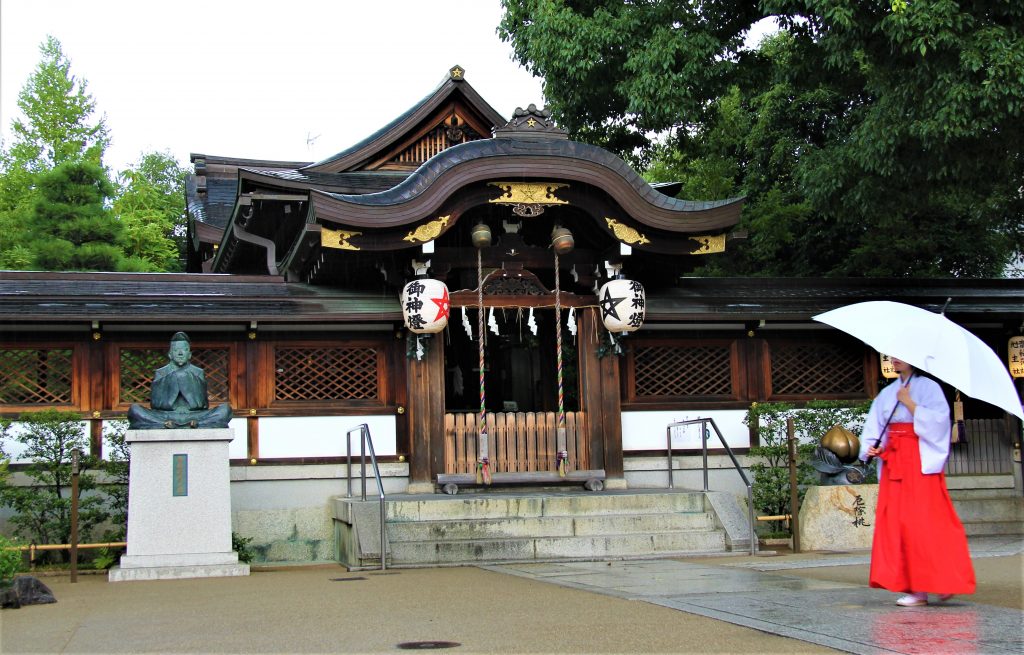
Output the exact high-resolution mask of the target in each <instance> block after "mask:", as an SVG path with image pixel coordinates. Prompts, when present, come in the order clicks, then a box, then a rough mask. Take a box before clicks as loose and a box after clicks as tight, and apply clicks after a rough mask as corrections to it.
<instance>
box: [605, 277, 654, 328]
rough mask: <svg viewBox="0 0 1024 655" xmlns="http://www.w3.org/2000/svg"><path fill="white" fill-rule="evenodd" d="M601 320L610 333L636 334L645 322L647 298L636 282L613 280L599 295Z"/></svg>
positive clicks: (640, 285) (607, 283)
mask: <svg viewBox="0 0 1024 655" xmlns="http://www.w3.org/2000/svg"><path fill="white" fill-rule="evenodd" d="M597 302H598V304H599V305H600V306H601V320H602V321H603V322H604V326H605V327H606V328H608V331H609V332H634V331H636V330H639V329H640V326H641V325H643V322H644V313H645V309H646V306H647V296H646V294H645V293H644V285H642V284H640V283H639V282H636V281H634V280H623V279H618V280H611V281H609V282H606V283H605V284H604V286H603V287H601V290H600V291H599V292H598V294H597Z"/></svg>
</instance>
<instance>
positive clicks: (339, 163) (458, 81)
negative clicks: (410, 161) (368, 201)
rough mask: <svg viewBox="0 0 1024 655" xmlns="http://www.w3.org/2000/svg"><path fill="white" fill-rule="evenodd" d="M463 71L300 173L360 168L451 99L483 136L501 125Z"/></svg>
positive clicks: (458, 69)
mask: <svg viewBox="0 0 1024 655" xmlns="http://www.w3.org/2000/svg"><path fill="white" fill-rule="evenodd" d="M465 74H466V71H465V69H463V68H462V67H461V66H453V67H452V68H451V69H449V71H448V75H447V76H446V77H445V79H444V81H442V82H441V84H440V85H438V86H437V88H435V89H434V90H433V91H432V92H431V93H430V94H429V95H427V96H426V97H425V98H423V99H422V100H420V101H419V102H418V103H416V104H415V105H413V106H412V107H410V108H409V109H408V110H407V111H406V112H405V113H403V114H402V115H400V116H398V117H397V118H395V119H394V120H393V121H391V122H390V123H388V124H387V125H385V126H384V127H382V128H381V129H379V130H377V131H376V132H374V133H373V134H371V135H370V136H368V137H366V138H365V139H363V140H362V141H360V142H359V143H357V144H355V145H354V146H352V147H350V148H348V149H346V150H342V151H341V152H339V153H338V154H336V155H333V156H331V157H328V158H326V159H324V160H322V161H319V162H317V163H315V164H310V165H308V166H305V167H303V168H302V169H301V170H302V171H303V172H316V173H339V172H343V171H352V170H356V169H359V168H363V167H364V166H365V164H366V163H367V162H369V161H372V160H374V159H376V158H377V157H378V156H379V155H380V154H381V153H382V152H383V151H385V150H387V149H389V148H392V147H395V146H396V145H397V144H398V142H399V141H400V140H401V139H403V138H404V137H406V136H407V135H408V134H409V132H411V131H412V130H414V129H416V127H417V126H418V125H419V124H420V123H422V122H423V121H424V120H426V119H427V118H429V117H430V116H432V115H433V114H434V113H436V112H437V111H438V110H440V109H442V108H443V107H444V106H445V105H447V104H449V103H451V102H452V101H453V100H461V101H462V102H463V103H464V104H465V106H467V107H468V109H470V110H471V112H472V113H475V114H476V117H475V118H477V119H478V120H479V121H481V123H482V124H483V126H484V129H486V133H485V134H484V136H489V135H490V132H491V130H493V129H494V128H496V127H499V126H501V125H503V124H504V123H505V119H504V118H503V117H502V115H501V114H499V113H498V112H497V111H495V109H494V108H493V107H491V105H490V104H488V103H487V101H485V100H484V99H483V98H482V97H481V96H480V94H479V93H477V92H476V90H475V89H474V88H473V87H472V86H471V85H470V84H469V82H467V81H466V80H465Z"/></svg>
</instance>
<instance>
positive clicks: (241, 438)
mask: <svg viewBox="0 0 1024 655" xmlns="http://www.w3.org/2000/svg"><path fill="white" fill-rule="evenodd" d="M228 427H229V428H231V430H233V431H234V433H235V438H234V439H232V440H231V443H229V444H228V457H230V458H231V459H244V458H246V457H248V456H249V422H248V421H246V420H245V418H244V417H242V418H238V417H236V418H233V419H231V422H230V423H228ZM102 443H103V459H110V451H111V445H110V441H109V440H108V439H107V432H106V430H104V432H103V440H102Z"/></svg>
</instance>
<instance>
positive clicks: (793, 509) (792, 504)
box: [786, 417, 800, 553]
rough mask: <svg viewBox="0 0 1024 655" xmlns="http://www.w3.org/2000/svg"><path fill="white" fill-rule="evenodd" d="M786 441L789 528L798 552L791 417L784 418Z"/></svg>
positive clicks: (798, 536)
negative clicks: (787, 446)
mask: <svg viewBox="0 0 1024 655" xmlns="http://www.w3.org/2000/svg"><path fill="white" fill-rule="evenodd" d="M786 441H787V442H788V444H789V514H790V519H789V529H790V530H792V532H793V552H794V553H799V552H800V522H799V519H798V518H797V517H798V515H799V513H800V496H799V495H798V494H797V488H796V437H795V430H794V428H793V419H792V417H790V418H787V419H786Z"/></svg>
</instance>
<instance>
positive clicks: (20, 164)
mask: <svg viewBox="0 0 1024 655" xmlns="http://www.w3.org/2000/svg"><path fill="white" fill-rule="evenodd" d="M39 50H40V53H41V55H42V57H41V59H40V62H39V64H38V65H37V66H36V68H35V70H34V71H33V73H32V75H31V76H30V77H29V78H28V80H27V81H26V83H25V85H24V87H22V89H21V92H20V93H19V94H18V108H19V109H20V110H21V112H22V116H21V117H18V118H15V119H14V120H13V121H12V123H11V132H12V135H13V136H12V140H11V142H10V144H4V146H5V147H4V148H2V149H0V268H6V269H27V268H31V267H32V266H34V265H35V261H36V256H37V255H36V253H35V251H34V249H33V248H32V246H31V245H30V242H31V241H33V238H34V235H33V230H32V228H31V227H30V224H31V223H32V219H33V216H34V214H35V211H36V207H37V204H38V199H39V198H38V194H39V186H40V180H39V177H40V176H41V175H43V174H45V173H47V172H49V171H50V170H52V169H53V168H55V167H56V166H58V165H60V164H64V163H68V162H78V161H88V162H91V163H93V164H95V165H97V166H101V165H102V158H103V152H104V150H105V149H106V147H107V145H109V143H110V137H109V134H108V131H107V126H106V122H105V119H104V118H103V117H100V118H98V119H97V118H94V114H95V111H96V103H95V101H94V100H93V97H92V95H91V94H89V92H88V91H87V84H86V82H85V81H84V80H79V79H76V78H75V77H74V76H73V75H72V74H71V62H70V61H69V60H68V58H67V57H66V56H65V55H64V52H63V50H62V49H61V44H60V42H59V41H58V40H57V39H55V38H53V37H52V36H48V37H47V38H46V40H45V41H44V42H43V43H42V45H41V46H40V48H39Z"/></svg>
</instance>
